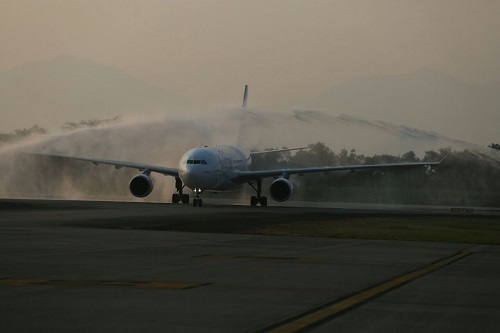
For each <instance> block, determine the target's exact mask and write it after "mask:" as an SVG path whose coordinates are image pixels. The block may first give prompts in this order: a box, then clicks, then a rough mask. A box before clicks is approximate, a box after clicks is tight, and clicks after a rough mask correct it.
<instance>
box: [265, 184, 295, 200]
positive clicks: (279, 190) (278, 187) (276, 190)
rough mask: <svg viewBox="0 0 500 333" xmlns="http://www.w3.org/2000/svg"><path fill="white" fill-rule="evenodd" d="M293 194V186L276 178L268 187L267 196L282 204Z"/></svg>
mask: <svg viewBox="0 0 500 333" xmlns="http://www.w3.org/2000/svg"><path fill="white" fill-rule="evenodd" d="M292 193H293V184H292V182H291V181H289V180H288V179H285V178H278V179H276V180H275V181H274V182H272V183H271V185H270V186H269V194H270V195H271V198H273V200H275V201H278V202H282V201H286V200H288V199H290V196H291V195H292Z"/></svg>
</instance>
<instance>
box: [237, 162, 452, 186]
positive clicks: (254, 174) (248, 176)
mask: <svg viewBox="0 0 500 333" xmlns="http://www.w3.org/2000/svg"><path fill="white" fill-rule="evenodd" d="M445 157H446V156H445ZM442 160H444V158H443V159H442ZM442 160H441V161H442ZM441 161H439V162H413V163H390V164H371V165H346V166H324V167H310V168H291V169H276V170H258V171H240V172H237V174H236V176H234V177H233V178H232V179H231V180H232V181H233V182H234V183H237V184H242V183H246V182H249V181H252V180H256V179H259V178H268V177H288V176H289V175H292V174H299V175H303V174H305V173H317V172H324V173H329V172H334V171H345V170H361V169H390V168H405V167H406V168H408V167H418V166H428V165H438V164H439V163H441Z"/></svg>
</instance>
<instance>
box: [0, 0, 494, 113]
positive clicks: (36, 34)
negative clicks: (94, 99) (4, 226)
mask: <svg viewBox="0 0 500 333" xmlns="http://www.w3.org/2000/svg"><path fill="white" fill-rule="evenodd" d="M0 43H1V47H0V71H3V70H7V69H10V68H13V67H15V66H19V65H22V64H24V63H28V62H33V61H39V60H45V59H49V58H52V57H55V56H57V55H59V54H69V55H72V56H76V57H81V58H87V59H91V60H93V61H96V62H99V63H104V64H108V65H113V66H116V67H118V68H120V69H122V70H124V71H126V72H128V73H130V74H131V75H133V76H135V77H138V78H140V79H142V80H144V81H146V82H148V83H150V84H153V85H156V86H159V87H161V88H163V89H165V90H166V91H168V92H171V93H173V94H177V95H178V96H179V97H181V98H183V99H186V100H188V101H190V102H192V103H194V104H195V105H203V104H204V103H207V104H218V103H220V104H224V103H234V101H238V103H239V100H240V95H241V93H242V87H243V84H245V83H249V84H250V85H251V103H252V104H253V105H254V106H256V107H262V106H266V105H272V104H274V103H278V102H279V101H280V100H283V99H294V98H296V97H297V96H306V97H308V96H315V95H319V94H321V93H322V92H324V91H326V90H328V89H329V88H331V87H332V86H334V85H335V84H339V83H342V82H345V81H347V80H349V79H351V78H353V77H359V76H366V75H374V74H388V75H392V74H400V73H407V72H412V71H415V70H418V69H420V68H423V67H429V68H432V69H435V70H438V71H441V72H444V73H447V74H450V75H453V76H455V77H458V78H460V79H463V80H466V81H474V82H485V81H486V82H491V81H500V61H499V60H500V1H498V0H467V1H464V0H394V1H393V0H329V1H320V0H307V1H305V0H304V1H295V0H274V1H273V0H263V1H261V0H249V1H244V0H234V1H229V0H213V1H210V0H96V1H92V0H43V1H40V0H0Z"/></svg>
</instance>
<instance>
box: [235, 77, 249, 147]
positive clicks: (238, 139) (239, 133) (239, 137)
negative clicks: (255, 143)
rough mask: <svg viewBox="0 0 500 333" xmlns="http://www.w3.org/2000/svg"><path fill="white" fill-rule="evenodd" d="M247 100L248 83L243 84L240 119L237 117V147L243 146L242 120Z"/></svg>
mask: <svg viewBox="0 0 500 333" xmlns="http://www.w3.org/2000/svg"><path fill="white" fill-rule="evenodd" d="M247 101H248V84H245V91H244V92H243V105H242V109H241V112H240V117H239V118H240V119H239V122H240V123H239V127H238V138H237V139H236V145H237V146H238V147H243V146H244V145H243V143H242V137H241V136H242V133H241V132H242V131H243V122H244V118H245V110H246V108H247Z"/></svg>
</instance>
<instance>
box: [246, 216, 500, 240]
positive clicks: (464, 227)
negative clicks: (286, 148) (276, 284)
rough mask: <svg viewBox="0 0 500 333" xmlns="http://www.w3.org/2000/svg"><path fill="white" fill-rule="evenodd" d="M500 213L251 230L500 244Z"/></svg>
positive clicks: (297, 224)
mask: <svg viewBox="0 0 500 333" xmlns="http://www.w3.org/2000/svg"><path fill="white" fill-rule="evenodd" d="M499 222H500V221H499V219H498V217H483V216H474V217H468V216H460V217H454V216H433V217H429V216H425V217H423V216H422V217H419V216H410V217H359V218H342V219H336V220H330V221H312V222H295V223H284V224H280V225H272V226H267V227H258V228H254V229H252V230H249V231H248V232H249V233H252V234H265V235H282V236H310V237H336V238H361V239H386V240H403V241H432V242H454V243H455V242H456V243H474V244H500V223H499Z"/></svg>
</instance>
